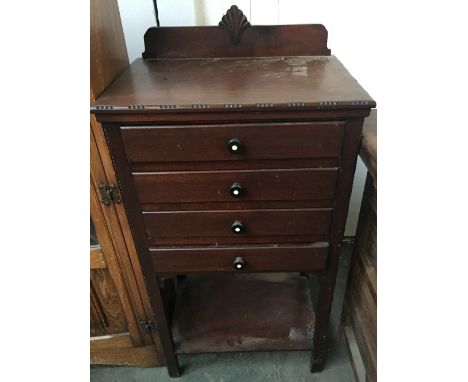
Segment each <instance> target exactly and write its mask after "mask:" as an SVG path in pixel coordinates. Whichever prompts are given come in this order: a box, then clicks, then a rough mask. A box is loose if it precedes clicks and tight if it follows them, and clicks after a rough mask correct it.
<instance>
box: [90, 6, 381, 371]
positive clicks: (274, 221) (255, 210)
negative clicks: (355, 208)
mask: <svg viewBox="0 0 468 382" xmlns="http://www.w3.org/2000/svg"><path fill="white" fill-rule="evenodd" d="M182 37H183V38H182ZM326 45H327V32H326V29H325V28H324V27H323V26H321V25H297V26H261V27H260V26H259V27H254V26H251V25H250V24H249V23H248V21H247V20H246V19H245V17H244V16H243V14H242V12H241V11H239V10H238V9H237V7H235V6H233V7H232V8H231V9H230V10H229V11H228V14H227V15H226V16H225V17H224V18H223V20H222V21H221V23H220V26H218V27H172V28H150V29H149V30H148V32H147V33H146V34H145V52H144V53H143V57H144V59H139V60H136V61H135V62H134V63H132V64H131V65H130V67H129V68H128V69H127V70H125V71H123V72H122V74H121V75H119V76H118V77H117V79H116V80H115V81H114V82H113V83H112V84H111V85H110V86H109V87H108V88H107V89H106V90H105V91H104V92H103V94H102V95H101V96H100V97H98V99H97V100H96V102H95V103H94V104H93V107H92V112H93V113H94V114H95V115H96V118H97V120H98V121H99V122H101V123H102V124H103V127H104V131H105V135H106V139H107V141H108V144H109V148H110V152H111V157H112V163H113V165H114V168H115V171H116V175H117V179H118V184H119V189H120V192H121V196H122V200H123V205H124V206H125V210H126V212H127V214H128V219H129V222H130V227H131V231H132V235H133V238H134V240H135V245H136V248H137V252H138V258H139V266H140V268H141V270H142V272H143V275H144V279H145V285H146V287H147V289H148V292H149V296H150V299H151V303H152V308H153V312H154V314H155V317H156V318H155V319H156V321H157V325H158V328H159V331H160V336H161V341H162V347H163V351H164V355H165V358H166V362H167V366H168V371H169V374H170V375H171V376H178V375H180V369H179V366H178V361H177V355H178V354H185V353H200V352H216V351H256V350H275V349H276V350H297V349H310V350H312V357H311V365H310V368H311V371H319V370H321V368H322V366H323V362H324V359H325V354H326V352H327V349H328V345H327V341H326V339H327V326H328V320H329V314H330V308H331V303H332V297H333V290H334V285H335V279H336V271H337V264H338V256H339V252H340V245H341V240H342V237H343V231H344V224H345V221H346V216H347V210H348V203H349V197H350V193H351V188H352V180H353V175H354V170H355V165H356V159H357V155H358V151H359V145H360V140H361V128H362V124H363V120H364V118H365V117H366V116H368V115H369V113H370V110H371V108H372V107H374V106H375V102H374V101H373V100H372V98H371V97H370V96H369V95H368V94H367V93H366V92H365V91H364V90H363V89H362V88H361V87H360V86H359V84H358V83H357V82H356V81H355V80H354V78H352V77H351V75H350V74H349V73H348V72H347V71H346V69H345V68H344V67H343V65H342V64H341V63H340V62H339V61H338V59H337V58H336V57H334V56H331V55H330V51H329V50H328V48H327V47H326ZM312 279H314V280H316V281H318V286H319V289H318V295H317V296H312V293H311V290H310V289H309V284H310V282H311V281H312Z"/></svg>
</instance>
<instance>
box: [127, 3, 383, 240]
mask: <svg viewBox="0 0 468 382" xmlns="http://www.w3.org/2000/svg"><path fill="white" fill-rule="evenodd" d="M118 2H119V8H120V14H121V19H122V24H123V29H124V34H125V40H126V43H127V50H128V55H129V59H130V61H133V60H135V59H136V58H138V57H140V56H141V53H142V52H143V50H144V46H143V34H144V33H145V31H146V30H147V29H148V28H149V27H152V26H155V25H156V21H155V20H156V19H155V15H154V9H153V1H152V0H119V1H118ZM376 3H377V2H375V1H372V0H366V1H361V0H360V1H359V2H358V4H357V3H356V2H352V1H345V0H327V1H310V0H230V1H226V0H158V9H159V20H160V23H161V26H176V25H187V26H190V25H216V24H218V22H219V20H221V17H222V15H223V14H224V13H225V11H226V10H227V9H228V8H229V7H230V6H231V5H233V4H236V5H237V6H238V7H239V8H240V9H241V10H242V11H243V12H244V14H245V15H246V16H247V18H248V20H249V21H250V22H251V24H253V25H259V24H302V23H319V24H324V25H325V26H326V27H327V29H328V47H329V48H330V49H331V50H332V53H333V54H334V55H336V56H337V57H338V58H339V59H340V60H341V61H342V62H343V63H344V64H345V66H346V67H347V68H348V70H349V71H350V72H351V74H352V75H353V76H354V77H355V78H357V79H359V82H360V83H361V85H362V86H363V87H364V88H365V89H366V90H367V91H368V92H369V93H370V94H371V95H373V94H374V93H373V91H372V84H373V81H372V78H373V77H372V76H374V75H375V68H374V67H373V66H374V65H373V63H372V51H371V49H369V47H372V44H373V43H376V37H375V36H374V35H373V33H372V30H373V22H374V21H373V19H372V18H371V17H369V16H368V15H369V14H370V13H371V12H372V10H373V9H375V7H376V6H377V4H376ZM357 7H359V10H360V11H358V12H356V9H357ZM338 9H339V11H338ZM350 14H352V15H353V17H350ZM374 97H375V95H374ZM365 177H366V170H365V166H364V164H363V163H362V162H361V161H360V160H359V161H358V164H357V168H356V175H355V179H354V185H353V193H352V195H351V203H350V209H349V215H348V221H347V224H346V231H345V235H346V236H353V235H354V234H355V231H356V225H357V219H358V215H359V208H360V205H361V199H362V192H363V189H364V182H365Z"/></svg>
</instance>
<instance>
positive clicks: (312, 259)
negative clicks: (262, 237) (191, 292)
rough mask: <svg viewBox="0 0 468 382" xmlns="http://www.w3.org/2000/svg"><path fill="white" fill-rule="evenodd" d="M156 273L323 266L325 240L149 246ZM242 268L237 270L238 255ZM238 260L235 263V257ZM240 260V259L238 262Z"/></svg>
mask: <svg viewBox="0 0 468 382" xmlns="http://www.w3.org/2000/svg"><path fill="white" fill-rule="evenodd" d="M150 253H151V257H152V260H153V264H154V268H155V270H156V273H159V274H176V273H198V272H235V271H237V272H276V271H278V272H288V271H290V272H294V271H314V270H319V269H323V268H325V266H326V262H327V256H328V243H326V242H322V243H314V244H308V245H285V246H281V245H277V246H244V247H242V246H234V247H192V248H190V247H179V248H150ZM239 257H240V258H241V259H242V261H243V268H242V269H241V270H239V269H238V268H237V264H239V259H237V258H239ZM236 260H238V261H237V262H236V264H235V261H236ZM241 264H242V263H241Z"/></svg>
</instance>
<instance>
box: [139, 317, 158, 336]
mask: <svg viewBox="0 0 468 382" xmlns="http://www.w3.org/2000/svg"><path fill="white" fill-rule="evenodd" d="M139 326H140V329H141V330H142V331H143V332H145V333H149V332H150V331H151V330H154V329H156V324H155V323H154V321H151V320H149V321H140V324H139Z"/></svg>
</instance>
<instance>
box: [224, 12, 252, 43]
mask: <svg viewBox="0 0 468 382" xmlns="http://www.w3.org/2000/svg"><path fill="white" fill-rule="evenodd" d="M219 26H220V27H221V28H224V29H226V30H227V31H228V32H229V33H230V34H231V42H232V43H233V44H234V45H237V44H238V43H239V41H240V39H241V36H242V32H244V30H246V29H247V28H248V27H249V26H250V23H249V21H248V20H247V17H245V15H244V14H243V13H242V11H241V10H240V9H239V8H237V6H235V5H233V6H231V8H229V10H228V11H227V12H226V14H225V15H224V16H223V18H222V19H221V21H220V22H219Z"/></svg>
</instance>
